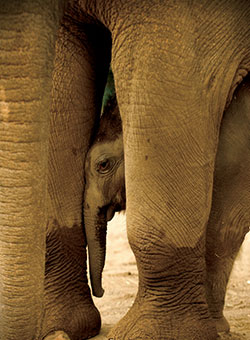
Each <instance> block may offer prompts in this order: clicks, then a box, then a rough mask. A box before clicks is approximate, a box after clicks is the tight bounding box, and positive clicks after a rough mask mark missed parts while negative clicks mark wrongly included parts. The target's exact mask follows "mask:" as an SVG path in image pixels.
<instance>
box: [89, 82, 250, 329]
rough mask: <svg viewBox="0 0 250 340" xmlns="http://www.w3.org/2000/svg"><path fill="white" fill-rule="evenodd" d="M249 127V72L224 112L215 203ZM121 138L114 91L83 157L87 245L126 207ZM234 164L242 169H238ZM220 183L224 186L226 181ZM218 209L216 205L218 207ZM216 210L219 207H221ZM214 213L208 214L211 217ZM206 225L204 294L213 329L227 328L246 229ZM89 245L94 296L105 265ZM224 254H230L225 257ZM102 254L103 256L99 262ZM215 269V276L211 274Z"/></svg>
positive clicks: (246, 141)
mask: <svg viewBox="0 0 250 340" xmlns="http://www.w3.org/2000/svg"><path fill="white" fill-rule="evenodd" d="M249 131H250V77H247V78H245V80H244V81H243V82H242V83H241V85H240V86H239V87H238V88H237V90H236V91H235V93H234V96H233V99H232V101H231V103H230V105H229V107H228V108H227V109H226V110H225V112H224V113H223V118H222V122H221V128H220V139H219V144H218V150H217V154H216V162H215V173H214V178H215V184H214V189H213V197H212V202H215V204H216V202H217V200H218V191H217V188H220V187H221V186H222V183H221V181H222V180H224V179H225V175H224V174H225V173H226V172H227V171H228V169H230V168H233V167H234V163H236V164H237V165H239V166H240V159H242V158H244V156H243V154H242V152H245V151H247V150H249ZM121 141H122V122H121V119H120V113H119V108H118V105H117V101H116V97H115V95H114V96H113V97H111V99H109V101H108V102H107V104H106V107H105V111H104V114H103V115H102V116H101V119H100V123H99V127H98V129H97V133H96V135H95V137H94V141H93V142H92V145H91V147H90V149H89V151H88V154H87V157H86V164H85V177H86V187H85V198H84V205H85V208H84V217H85V230H86V233H87V240H88V245H89V247H91V243H90V242H89V239H90V240H91V241H92V239H94V238H95V233H97V231H98V233H99V235H100V236H99V237H102V238H103V239H102V240H101V241H100V243H102V244H105V242H106V240H105V239H106V231H107V222H108V221H110V220H111V219H112V218H113V216H114V213H115V212H119V211H121V210H125V208H126V195H125V172H124V154H123V153H124V150H123V144H122V142H121ZM243 146H244V147H243ZM235 170H236V171H240V169H235ZM224 185H226V186H228V183H226V184H224ZM224 190H225V189H224ZM216 209H220V207H217V208H216ZM219 211H220V213H223V210H219ZM227 213H228V212H227ZM213 218H214V217H213V216H210V219H211V221H213ZM209 227H210V228H212V230H211V231H210V230H209V229H208V230H207V238H206V249H207V252H206V262H207V268H209V271H208V272H207V280H206V293H207V300H208V302H209V308H210V313H211V315H212V316H213V317H214V319H215V320H216V321H217V325H216V326H217V330H218V331H229V324H228V322H227V320H226V319H225V317H224V316H223V307H224V300H225V292H226V286H227V283H228V279H229V275H230V272H231V269H232V264H233V261H234V259H235V257H236V255H237V253H238V250H239V247H240V245H241V243H242V241H243V238H244V234H245V232H246V231H247V229H246V230H245V232H243V234H241V232H240V230H238V229H237V227H238V225H235V224H233V225H232V227H231V229H230V231H229V230H227V232H230V233H232V234H233V235H234V237H228V239H227V238H226V237H225V235H223V234H222V231H220V230H219V228H221V226H217V228H218V229H217V233H216V237H219V236H220V234H221V236H220V241H219V242H218V240H215V239H214V231H213V229H214V228H215V224H214V222H212V223H211V222H210V221H209ZM100 230H102V232H100ZM223 232H224V231H223ZM235 239H237V241H235ZM216 243H219V244H218V245H217V248H215V247H214V246H213V245H214V244H216ZM91 251H92V253H91V254H90V261H89V263H90V274H91V277H93V276H94V275H98V277H97V278H94V279H92V281H93V284H92V290H93V292H94V295H95V296H99V295H102V294H103V290H102V288H100V287H101V274H102V269H103V268H102V269H101V271H100V269H99V271H98V268H95V258H94V254H95V246H94V249H93V250H91ZM225 258H229V259H228V260H227V261H225ZM218 259H223V261H224V262H225V263H223V264H221V263H220V260H218ZM104 260H105V257H104V256H103V266H104ZM227 262H228V263H227ZM92 263H93V264H92ZM223 270H224V271H226V272H227V274H226V275H225V277H223V275H221V273H220V272H222V271H223ZM215 273H216V278H215V279H214V278H213V276H214V275H215Z"/></svg>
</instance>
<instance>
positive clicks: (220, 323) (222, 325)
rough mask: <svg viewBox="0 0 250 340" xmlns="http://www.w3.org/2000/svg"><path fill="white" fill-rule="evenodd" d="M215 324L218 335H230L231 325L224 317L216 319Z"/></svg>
mask: <svg viewBox="0 0 250 340" xmlns="http://www.w3.org/2000/svg"><path fill="white" fill-rule="evenodd" d="M214 322H215V326H216V329H217V332H218V333H221V332H225V333H228V332H229V331H230V326H229V323H228V321H227V319H226V318H225V317H224V316H223V317H222V318H219V319H214Z"/></svg>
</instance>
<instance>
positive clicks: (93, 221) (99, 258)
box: [84, 203, 107, 297]
mask: <svg viewBox="0 0 250 340" xmlns="http://www.w3.org/2000/svg"><path fill="white" fill-rule="evenodd" d="M84 222H85V232H86V238H87V244H88V256H89V268H90V282H91V287H92V293H93V295H94V296H96V297H102V296H103V293H104V290H103V288H102V271H103V268H104V264H105V255H106V234H107V219H106V212H105V209H103V208H98V207H97V208H96V209H92V208H90V207H89V206H88V204H87V203H85V207H84Z"/></svg>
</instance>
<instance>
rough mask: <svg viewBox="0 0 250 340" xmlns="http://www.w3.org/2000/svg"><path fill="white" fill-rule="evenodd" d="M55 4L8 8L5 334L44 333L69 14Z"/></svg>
mask: <svg viewBox="0 0 250 340" xmlns="http://www.w3.org/2000/svg"><path fill="white" fill-rule="evenodd" d="M54 10H55V4H54V1H44V3H43V6H41V1H36V0H34V1H33V0H32V1H29V0H24V1H20V2H18V1H14V2H13V1H8V2H4V1H1V6H0V22H1V25H0V55H1V57H0V74H1V76H0V338H1V340H7V339H22V340H30V339H37V337H38V334H39V331H40V327H41V320H42V314H43V307H44V305H43V290H44V270H45V233H46V228H45V227H46V218H47V212H46V191H47V189H46V188H47V160H48V152H47V150H48V125H49V124H48V122H49V107H50V104H51V101H50V98H51V96H50V93H51V77H52V68H53V56H54V44H55V36H56V31H57V28H58V25H59V19H60V17H61V14H62V13H61V10H59V8H58V12H54ZM52 12H53V15H51V13H52ZM48 37H50V38H49V39H48Z"/></svg>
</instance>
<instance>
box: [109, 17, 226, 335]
mask: <svg viewBox="0 0 250 340" xmlns="http://www.w3.org/2000/svg"><path fill="white" fill-rule="evenodd" d="M147 13H150V11H149V12H147ZM171 18H172V17H171ZM178 25H179V22H178ZM152 32H153V34H154V35H152ZM129 33H130V36H129V37H127V39H126V36H125V37H124V36H123V37H122V38H123V40H122V47H121V46H119V43H118V39H117V37H116V36H115V35H114V36H115V37H114V40H115V43H116V44H117V46H119V50H118V51H119V54H118V52H117V50H116V45H115V46H113V55H114V57H113V60H112V70H113V72H114V79H115V84H116V91H117V99H118V105H119V109H120V112H121V117H122V122H123V133H124V154H125V178H126V195H127V196H126V197H127V232H128V239H129V243H130V245H131V247H132V250H133V252H134V254H135V257H136V261H137V266H138V273H139V289H138V293H137V297H136V300H135V302H134V304H133V306H132V307H131V309H130V310H129V311H128V313H127V314H126V315H125V316H124V318H123V319H122V320H121V321H120V322H119V323H118V324H117V325H116V326H115V327H114V329H113V330H112V331H111V333H110V334H109V338H114V339H116V340H121V339H130V340H131V339H137V340H138V339H143V340H147V339H154V340H161V339H165V340H170V339H182V340H184V339H185V340H187V339H196V340H201V339H202V340H205V339H207V340H212V339H216V330H215V325H214V323H213V321H212V319H211V317H210V315H209V311H208V306H207V302H206V294H205V231H206V225H207V221H208V218H209V213H210V208H211V197H212V182H213V171H214V162H215V150H216V148H217V136H218V130H217V129H216V127H217V126H219V124H218V119H219V118H218V117H214V119H211V116H210V115H211V112H209V110H208V103H207V101H208V98H209V95H208V94H207V93H206V92H204V91H203V90H202V89H203V85H200V84H199V87H197V88H196V90H195V91H193V89H192V86H193V85H194V84H195V80H194V79H193V78H192V80H191V79H190V78H189V79H188V78H187V77H184V76H183V73H184V74H185V75H186V74H188V75H189V76H190V75H191V74H192V72H193V70H191V69H189V66H188V62H186V63H184V64H182V68H181V70H182V72H181V73H180V72H178V67H179V66H180V65H179V66H178V62H179V61H180V60H181V58H176V59H174V66H173V64H172V62H171V60H170V59H171V55H172V52H173V51H172V49H171V48H172V46H173V45H172V43H171V44H169V45H168V41H169V40H168V39H170V38H169V34H170V33H169V32H166V31H164V28H163V27H162V26H161V27H160V29H159V30H157V28H156V26H152V31H151V30H150V32H148V31H147V27H146V26H145V27H141V28H140V34H141V35H142V36H143V40H144V41H145V40H146V41H148V42H150V43H149V44H145V45H143V44H141V43H140V41H141V40H140V39H142V36H140V35H138V32H136V34H137V35H136V36H133V33H132V32H131V31H130V32H129ZM170 40H171V39H170ZM171 42H172V40H171ZM183 44H184V42H183ZM124 49H125V50H124ZM183 50H185V47H183ZM128 51H129V53H128ZM175 53H176V51H175V52H173V54H175ZM116 55H118V57H120V56H121V55H123V59H122V63H121V62H120V58H118V57H117V59H116ZM191 64H192V62H190V65H191ZM128 65H134V67H133V72H132V73H130V72H128ZM159 65H160V66H159ZM183 65H187V66H186V67H187V69H185V67H183ZM175 68H176V69H175ZM185 72H186V73H185ZM149 74H150V75H152V74H153V75H154V77H153V78H154V79H153V78H150V77H149ZM173 74H174V75H175V76H174V78H173ZM193 76H194V77H195V75H192V77H193ZM181 84H182V85H181ZM184 84H185V85H184ZM202 91H203V92H202ZM197 103H199V104H197ZM190 110H191V111H190Z"/></svg>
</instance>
